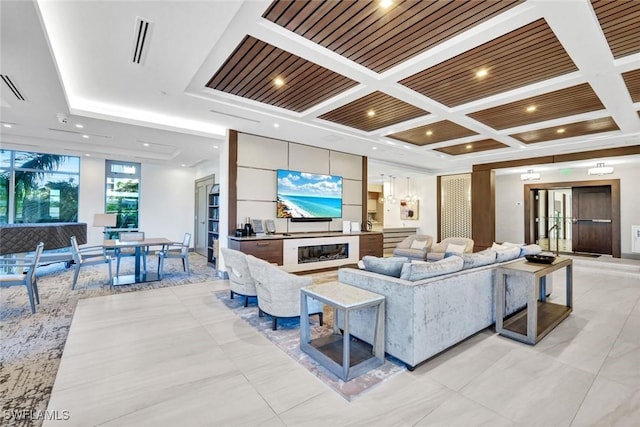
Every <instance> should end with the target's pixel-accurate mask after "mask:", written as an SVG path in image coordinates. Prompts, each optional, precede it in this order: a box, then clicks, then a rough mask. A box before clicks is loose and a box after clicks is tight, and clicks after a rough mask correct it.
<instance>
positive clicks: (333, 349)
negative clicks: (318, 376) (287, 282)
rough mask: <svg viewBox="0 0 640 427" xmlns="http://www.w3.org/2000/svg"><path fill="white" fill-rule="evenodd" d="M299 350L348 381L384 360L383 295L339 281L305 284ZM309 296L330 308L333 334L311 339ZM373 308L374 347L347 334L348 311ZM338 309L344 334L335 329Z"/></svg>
mask: <svg viewBox="0 0 640 427" xmlns="http://www.w3.org/2000/svg"><path fill="white" fill-rule="evenodd" d="M300 292H301V298H300V313H301V315H300V349H301V350H302V351H304V352H305V353H307V354H308V355H309V356H311V357H313V358H314V359H315V360H316V361H318V363H320V364H321V365H322V366H324V367H325V368H327V369H328V370H329V371H331V372H332V373H333V374H335V375H336V376H337V377H338V378H340V379H342V380H343V381H345V382H346V381H349V380H351V379H353V378H355V377H357V376H359V375H362V374H364V373H365V372H368V371H369V370H371V369H373V368H376V367H378V366H380V365H382V364H383V363H384V326H385V325H384V299H385V298H384V296H382V295H378V294H376V293H373V292H369V291H366V290H364V289H360V288H356V287H355V286H350V285H346V284H343V283H340V282H329V283H325V284H319V285H311V286H306V287H304V288H302V289H300ZM308 298H313V299H315V300H318V301H320V302H322V303H324V304H327V305H329V306H331V307H333V334H331V335H326V336H322V337H319V338H315V339H313V340H311V336H310V332H309V314H308V309H307V306H308V302H307V300H308ZM368 307H376V311H377V315H376V321H375V324H373V325H371V327H373V328H375V335H374V343H373V348H371V347H370V346H369V345H367V344H366V343H363V342H361V341H352V340H351V336H350V335H349V314H350V313H352V312H354V311H356V310H362V309H365V308H368ZM338 312H341V314H342V316H343V319H344V322H343V325H342V326H343V328H342V329H343V333H342V335H340V332H339V329H338V322H337V320H338Z"/></svg>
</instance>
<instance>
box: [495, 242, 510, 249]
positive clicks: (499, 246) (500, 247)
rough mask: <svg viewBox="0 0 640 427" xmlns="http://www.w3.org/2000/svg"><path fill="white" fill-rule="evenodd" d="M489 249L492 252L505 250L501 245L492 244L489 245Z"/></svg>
mask: <svg viewBox="0 0 640 427" xmlns="http://www.w3.org/2000/svg"><path fill="white" fill-rule="evenodd" d="M491 249H493V250H494V251H504V250H505V249H507V247H506V246H505V245H501V244H500V243H496V242H493V245H491Z"/></svg>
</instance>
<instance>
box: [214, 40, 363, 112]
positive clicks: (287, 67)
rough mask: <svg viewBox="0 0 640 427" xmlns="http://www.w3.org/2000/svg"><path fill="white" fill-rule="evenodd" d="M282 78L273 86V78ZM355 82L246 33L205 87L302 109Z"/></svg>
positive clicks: (296, 109)
mask: <svg viewBox="0 0 640 427" xmlns="http://www.w3.org/2000/svg"><path fill="white" fill-rule="evenodd" d="M276 77H279V78H281V79H283V81H284V85H282V86H281V87H277V86H276V85H275V83H274V79H275V78H276ZM357 84H358V83H357V82H356V81H354V80H351V79H349V78H348V77H345V76H343V75H341V74H338V73H335V72H333V71H331V70H329V69H327V68H324V67H321V66H320V65H317V64H314V63H313V62H310V61H307V60H306V59H303V58H300V57H298V56H296V55H293V54H291V53H289V52H286V51H284V50H282V49H280V48H277V47H275V46H272V45H270V44H267V43H265V42H263V41H261V40H258V39H256V38H254V37H251V36H247V37H245V38H244V40H243V41H242V42H241V43H240V45H238V47H237V48H236V49H235V50H234V52H233V53H232V54H231V56H229V58H228V59H227V60H226V62H225V63H224V64H223V65H222V67H220V69H219V70H218V71H217V72H216V73H215V74H214V75H213V77H212V78H211V80H209V82H208V83H207V87H210V88H211V89H215V90H220V91H222V92H226V93H230V94H232V95H237V96H241V97H243V98H247V99H252V100H254V101H258V102H264V103H266V104H269V105H273V106H276V107H281V108H285V109H287V110H292V111H296V112H302V111H304V110H306V109H308V108H311V107H313V106H314V105H316V104H319V103H320V102H323V101H325V100H327V99H329V98H331V97H333V96H335V95H337V94H338V93H341V92H343V91H345V90H347V89H349V88H351V87H353V86H355V85H357Z"/></svg>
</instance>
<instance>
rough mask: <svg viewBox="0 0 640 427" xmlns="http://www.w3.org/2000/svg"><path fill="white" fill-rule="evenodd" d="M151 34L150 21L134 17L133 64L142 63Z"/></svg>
mask: <svg viewBox="0 0 640 427" xmlns="http://www.w3.org/2000/svg"><path fill="white" fill-rule="evenodd" d="M150 35H151V22H149V21H147V20H146V19H144V18H141V17H139V16H138V17H137V18H136V27H135V34H134V35H133V57H132V61H133V63H134V64H142V63H143V61H144V58H145V56H146V53H147V48H148V42H149V36H150Z"/></svg>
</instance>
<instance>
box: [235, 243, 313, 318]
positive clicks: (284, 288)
mask: <svg viewBox="0 0 640 427" xmlns="http://www.w3.org/2000/svg"><path fill="white" fill-rule="evenodd" d="M247 264H248V265H249V271H251V276H252V277H253V279H254V280H255V281H256V291H257V294H258V309H259V315H260V316H262V315H264V314H267V315H269V316H271V317H273V325H272V328H273V330H274V331H275V330H276V329H278V323H277V322H278V318H282V317H300V288H302V287H303V286H309V285H312V284H313V279H312V278H311V277H304V276H296V275H295V274H290V273H287V272H286V271H284V270H281V269H280V268H279V267H277V266H275V265H271V264H269V263H268V262H266V261H264V260H261V259H258V258H256V257H254V256H252V255H247ZM308 311H309V315H313V314H317V315H318V317H319V318H320V325H322V303H321V302H320V301H315V300H310V301H309V305H308Z"/></svg>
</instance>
